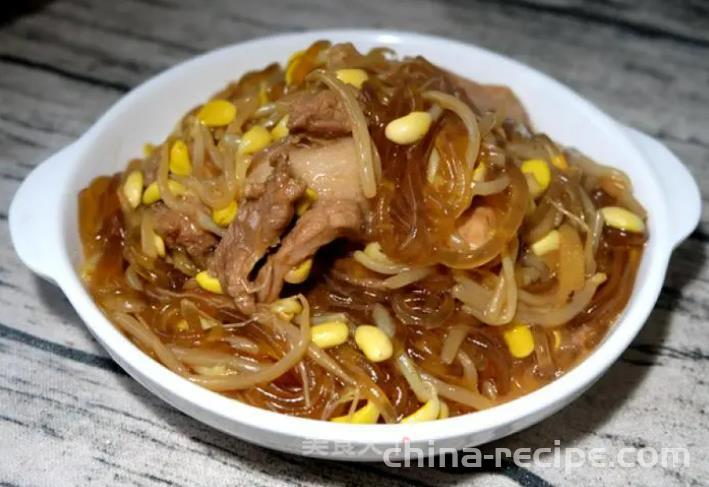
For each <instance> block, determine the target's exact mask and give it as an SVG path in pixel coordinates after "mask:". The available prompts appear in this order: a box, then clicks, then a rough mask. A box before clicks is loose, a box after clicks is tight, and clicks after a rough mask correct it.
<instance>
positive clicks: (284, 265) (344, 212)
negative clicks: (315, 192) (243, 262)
mask: <svg viewBox="0 0 709 487" xmlns="http://www.w3.org/2000/svg"><path fill="white" fill-rule="evenodd" d="M363 221H364V217H363V214H362V209H361V207H360V205H359V204H358V203H357V202H356V201H353V200H340V199H332V200H326V201H323V200H318V202H317V203H315V205H314V206H313V207H312V208H311V209H310V210H309V211H307V212H306V213H305V214H304V215H303V216H302V217H300V218H299V219H298V221H297V223H296V224H295V227H294V228H293V230H291V231H290V233H288V235H287V236H286V237H285V238H284V239H283V243H282V244H281V247H280V248H279V249H278V251H277V252H276V253H275V254H274V255H272V256H271V257H269V259H268V262H267V263H266V265H265V266H264V267H263V268H262V269H261V270H260V272H259V275H258V278H257V283H258V288H259V292H258V293H259V301H263V302H271V301H273V300H275V299H276V298H278V295H279V294H280V292H281V289H282V287H283V278H284V277H285V275H286V274H287V273H288V271H290V270H291V269H292V268H293V267H294V266H296V265H297V264H300V263H301V262H303V261H304V260H305V259H308V258H310V257H312V256H313V255H314V254H315V252H317V250H318V249H319V248H320V247H322V246H323V245H326V244H328V243H330V242H332V241H333V240H335V239H337V238H340V237H345V236H347V237H350V238H357V236H358V234H359V233H360V232H361V229H362V224H363Z"/></svg>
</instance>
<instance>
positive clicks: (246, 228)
mask: <svg viewBox="0 0 709 487" xmlns="http://www.w3.org/2000/svg"><path fill="white" fill-rule="evenodd" d="M304 190H305V184H303V183H301V182H299V181H297V180H295V179H293V178H292V177H291V176H290V175H289V174H288V169H287V167H286V166H285V165H284V164H279V165H278V166H277V167H276V168H275V170H274V172H273V174H272V175H271V176H270V177H269V178H268V180H267V181H266V183H265V185H264V187H263V192H262V193H261V195H260V196H259V197H258V198H256V199H251V200H247V201H246V203H244V204H243V205H242V207H241V208H240V209H239V212H238V214H237V217H236V220H234V221H233V222H232V223H231V225H230V226H229V228H228V229H227V231H226V233H225V235H224V237H223V238H222V240H221V242H219V245H218V246H217V248H216V250H215V251H214V254H213V256H212V258H211V259H210V262H209V271H210V273H212V275H214V276H217V277H218V278H219V281H220V282H221V284H222V287H223V288H224V290H225V291H226V292H227V293H228V294H229V295H230V296H232V297H233V298H234V301H235V302H236V304H237V306H238V307H239V309H240V310H241V311H243V312H244V313H247V314H250V313H252V312H253V311H254V297H253V293H254V292H255V288H254V284H253V283H252V282H249V274H250V273H251V271H252V269H253V267H254V265H255V264H256V262H258V261H259V259H261V258H262V257H263V256H264V254H265V253H266V252H267V251H268V249H269V247H271V246H273V245H276V244H277V243H278V241H279V239H280V236H281V233H282V232H283V230H284V229H285V228H286V226H288V224H289V223H290V221H291V220H292V219H293V214H294V210H293V205H294V203H295V201H296V200H297V199H298V198H300V196H301V195H302V194H303V191H304Z"/></svg>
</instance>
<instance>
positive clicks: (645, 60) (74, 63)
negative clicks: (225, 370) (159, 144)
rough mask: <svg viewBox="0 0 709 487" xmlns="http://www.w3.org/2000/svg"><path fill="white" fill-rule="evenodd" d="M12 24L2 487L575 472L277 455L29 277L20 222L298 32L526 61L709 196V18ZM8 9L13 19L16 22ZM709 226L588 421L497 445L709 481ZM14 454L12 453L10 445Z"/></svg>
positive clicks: (204, 10)
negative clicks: (114, 353)
mask: <svg viewBox="0 0 709 487" xmlns="http://www.w3.org/2000/svg"><path fill="white" fill-rule="evenodd" d="M34 3H42V5H40V6H39V7H38V8H36V9H34V10H32V11H30V12H27V13H24V14H19V15H18V14H16V13H15V16H14V17H13V18H12V19H10V20H7V21H5V22H4V23H2V24H0V242H2V243H3V245H0V434H2V436H3V438H5V441H2V442H0V484H2V485H23V486H24V485H145V486H154V485H156V486H157V485H189V486H197V485H205V486H206V485H209V486H214V485H248V486H251V485H269V486H270V485H293V484H295V485H319V484H323V483H326V484H337V485H359V484H374V483H377V484H381V483H387V484H391V485H409V484H413V485H459V484H460V485H463V484H465V485H468V484H485V485H493V486H496V485H515V484H521V485H548V484H551V485H561V484H565V483H567V482H568V481H569V480H570V479H571V477H569V476H567V475H566V474H565V472H564V470H563V468H540V467H532V468H531V469H529V470H525V469H520V468H518V467H515V466H514V465H511V464H509V463H508V464H505V465H504V466H503V468H500V469H494V468H487V469H484V470H483V471H470V470H465V469H454V468H449V469H445V468H441V469H418V468H411V469H403V470H394V469H387V468H386V467H384V466H381V465H352V464H344V463H333V462H322V461H313V460H308V459H303V458H298V457H294V456H290V455H284V454H280V453H276V452H271V451H268V450H264V449H261V448H258V447H254V446H252V445H249V444H247V443H245V442H242V441H239V440H236V439H234V438H231V437H228V436H226V435H223V434H221V433H218V432H216V431H214V430H212V429H210V428H208V427H205V426H203V425H201V424H200V423H198V422H196V421H194V420H192V419H190V418H188V417H186V416H184V415H182V414H181V413H179V412H177V411H175V410H174V409H172V408H171V407H169V406H167V405H166V404H164V403H162V402H161V401H159V400H158V399H156V398H155V397H153V396H152V395H151V394H149V393H148V392H146V391H145V390H144V389H143V388H142V387H141V386H139V385H138V384H137V383H136V382H135V381H133V380H132V379H130V378H129V377H128V376H126V375H125V373H123V372H122V371H121V370H120V369H119V368H118V367H117V366H116V365H115V364H114V363H113V362H112V361H111V360H110V359H109V358H108V357H107V356H106V354H105V352H104V351H103V350H102V349H101V348H100V347H99V346H98V345H97V344H96V343H95V342H94V340H93V339H92V338H91V337H90V336H89V334H88V333H87V331H86V330H85V328H84V326H83V324H82V323H81V322H80V320H79V318H78V317H77V315H76V314H75V313H74V311H73V310H72V309H71V307H70V306H69V305H68V303H67V301H66V299H65V298H64V297H63V296H62V294H61V292H60V291H59V290H58V289H57V288H55V287H54V286H52V285H51V284H48V283H45V282H42V281H40V280H38V279H37V278H36V277H34V276H32V275H31V273H30V272H29V271H28V270H27V269H25V268H24V267H23V266H22V265H21V264H20V263H19V261H18V259H17V257H16V256H15V254H14V252H13V250H12V248H11V245H10V243H9V231H8V225H7V208H8V206H9V203H10V199H11V197H12V195H13V194H14V191H15V189H16V188H17V186H18V185H19V183H20V182H21V181H22V179H23V178H24V177H25V176H26V175H27V174H28V173H29V172H30V171H31V170H32V168H33V167H34V166H35V165H36V164H37V163H38V162H40V161H42V160H43V159H44V158H46V157H47V156H49V155H50V154H52V153H53V152H55V151H56V150H58V149H59V148H61V147H62V146H64V145H66V144H68V143H70V142H71V141H72V140H74V139H76V138H77V137H78V136H79V135H81V133H83V131H84V130H86V129H87V128H88V127H89V126H90V124H91V123H92V122H93V121H94V120H95V119H96V118H98V117H99V116H100V114H101V113H102V112H103V111H105V110H106V109H107V108H108V107H109V106H110V105H111V104H112V103H114V102H115V101H116V100H117V99H118V98H120V97H121V96H122V95H123V94H124V93H125V92H126V91H128V90H129V89H130V88H132V87H133V86H136V85H137V84H139V83H140V82H141V81H143V80H145V79H146V78H148V77H150V76H152V75H154V74H156V73H158V72H160V71H161V70H163V69H165V68H166V67H168V66H171V65H173V64H175V63H177V62H179V61H182V60H184V59H187V58H189V57H191V56H194V55H195V54H198V53H201V52H204V51H207V50H210V49H213V48H216V47H219V46H222V45H225V44H229V43H233V42H238V41H241V40H244V39H248V38H252V37H256V36H263V35H268V34H271V33H276V32H282V31H293V30H306V29H322V28H335V27H375V28H376V27H379V28H394V29H402V30H412V31H417V32H425V33H433V34H438V35H444V36H447V37H452V38H456V39H460V40H464V41H468V42H472V43H475V44H478V45H481V46H484V47H488V48H490V49H493V50H496V51H498V52H501V53H504V54H508V55H510V56H513V57H515V58H517V59H519V60H521V61H523V62H526V63H528V64H530V65H532V66H534V67H536V68H538V69H540V70H542V71H544V72H546V73H548V74H550V75H551V76H553V77H555V78H557V79H559V80H561V81H562V82H564V83H567V84H568V85H570V86H571V87H572V88H574V89H575V90H577V91H578V92H579V93H581V94H582V95H583V96H586V97H587V98H589V99H591V100H592V101H593V102H595V103H596V104H598V105H599V106H600V107H601V108H602V109H603V110H605V111H606V112H608V113H609V114H611V115H612V116H614V117H615V118H617V119H618V120H620V121H622V122H624V123H627V124H630V125H633V126H635V127H637V128H639V129H641V130H644V131H646V132H647V133H649V134H651V135H653V136H655V137H657V138H659V139H660V140H662V141H663V142H664V143H666V144H667V145H668V146H669V147H670V148H671V149H672V150H673V151H675V152H676V153H677V154H678V155H679V156H680V157H681V158H682V159H683V160H684V161H685V162H686V163H687V165H688V166H689V167H690V170H691V171H692V173H693V174H694V176H695V177H696V178H697V180H698V181H699V183H700V185H701V187H702V190H703V192H704V193H706V190H708V189H709V4H707V3H706V2H704V1H700V0H694V1H683V2H662V1H660V0H651V1H640V2H633V1H630V0H604V1H601V0H599V1H594V2H586V1H580V0H543V1H537V2H533V1H531V0H508V1H506V2H496V1H491V0H477V1H464V0H446V1H432V0H411V1H406V0H396V1H393V2H382V1H376V0H364V1H358V2H343V3H335V2H330V1H327V0H307V1H279V2H257V3H253V2H252V3H246V2H231V1H229V0H216V1H212V2H208V3H207V2H190V1H188V0H124V1H121V2H114V1H108V0H97V1H92V0H57V1H50V2H34ZM0 8H3V7H0ZM708 243H709V214H707V212H706V210H705V211H704V213H703V217H702V223H701V224H700V226H699V228H698V230H697V231H695V232H694V234H693V235H692V236H691V237H690V238H689V239H688V240H687V241H686V242H685V243H684V244H682V245H681V246H680V247H679V248H678V249H677V250H676V252H675V254H674V256H673V258H672V262H671V265H670V271H669V274H668V277H667V280H666V283H665V286H664V288H663V292H662V295H661V297H660V300H659V303H658V305H657V307H656V309H655V311H654V312H653V314H652V316H651V317H650V319H649V320H648V323H647V325H646V326H645V328H644V330H643V332H642V333H641V335H640V336H639V337H638V338H637V339H636V340H635V342H634V343H633V345H632V346H631V347H630V348H629V349H628V351H626V353H625V354H624V355H623V358H622V360H621V361H619V362H618V363H616V364H615V365H614V366H613V367H612V368H611V369H610V371H609V372H608V373H607V374H606V375H605V376H604V377H603V379H602V380H601V381H600V382H599V383H598V384H597V385H596V386H594V387H593V388H592V389H591V390H589V391H588V392H587V393H586V394H584V395H583V396H582V397H581V398H580V399H579V400H577V401H576V402H574V403H573V404H572V405H571V406H570V407H568V408H566V409H564V410H563V411H562V412H560V413H558V414H556V415H555V416H553V417H552V418H550V419H548V420H546V421H544V422H542V423H540V424H538V425H537V426H534V427H532V428H530V429H528V430H527V431H524V432H522V433H520V434H517V435H514V436H512V437H510V438H507V439H505V440H502V441H499V442H496V443H495V444H493V445H490V446H488V447H486V448H492V447H495V446H505V447H515V446H523V447H533V448H535V447H553V446H554V440H556V439H558V440H560V441H561V444H562V446H580V447H583V448H593V447H605V448H608V449H609V450H610V451H617V450H618V449H619V448H622V447H624V446H630V447H635V448H642V447H644V446H649V447H663V446H664V447H687V448H689V450H690V452H691V454H692V463H691V465H690V466H689V467H687V468H677V469H669V468H668V469H665V468H660V467H654V468H651V469H642V468H633V469H621V468H619V467H615V468H611V469H605V470H600V469H594V468H590V467H588V466H587V467H583V468H580V469H576V470H574V471H573V482H574V483H575V484H578V485H586V484H590V483H598V482H601V481H602V482H604V483H608V484H620V483H632V484H638V485H661V486H664V485H670V484H678V485H679V484H682V485H706V484H707V483H709V465H707V463H706V458H708V457H709V447H708V446H707V445H708V439H709V438H708V434H707V431H709V419H707V402H708V400H709V392H708V388H707V379H706V375H707V371H708V370H709V368H708V367H707V365H708V364H709V346H708V345H707V343H709V329H707V327H706V323H707V322H708V321H709V305H707V298H709V266H708V265H707V262H706V259H705V254H706V252H707V244H708ZM7 439H9V440H10V441H7Z"/></svg>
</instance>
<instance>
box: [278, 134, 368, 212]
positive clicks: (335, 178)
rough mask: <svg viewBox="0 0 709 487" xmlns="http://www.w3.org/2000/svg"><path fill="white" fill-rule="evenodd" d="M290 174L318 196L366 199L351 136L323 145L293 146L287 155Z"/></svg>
mask: <svg viewBox="0 0 709 487" xmlns="http://www.w3.org/2000/svg"><path fill="white" fill-rule="evenodd" d="M288 160H289V162H290V169H291V173H292V174H293V175H294V176H295V177H297V178H299V179H301V180H303V181H305V183H306V184H307V185H308V187H310V188H312V189H314V190H315V191H317V193H318V198H319V199H341V200H353V201H358V202H364V200H365V198H364V194H362V188H361V185H360V182H359V180H360V168H359V162H358V160H357V153H356V152H355V146H354V141H353V140H352V137H346V138H341V139H337V140H334V141H328V142H327V143H325V144H324V145H314V146H312V147H302V148H294V149H292V150H291V151H290V152H289V154H288Z"/></svg>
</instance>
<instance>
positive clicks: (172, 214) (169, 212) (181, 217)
mask: <svg viewBox="0 0 709 487" xmlns="http://www.w3.org/2000/svg"><path fill="white" fill-rule="evenodd" d="M152 211H153V220H154V222H155V232H156V233H157V234H158V235H160V236H161V237H162V238H163V240H164V241H165V245H166V246H167V248H175V247H181V248H183V249H184V250H185V251H186V252H187V254H188V255H189V256H190V257H191V258H192V260H193V261H194V263H195V264H197V265H198V266H200V267H203V266H204V265H206V262H207V257H208V256H209V254H210V253H211V252H212V250H213V249H214V247H215V246H216V245H217V237H215V236H214V235H212V234H211V233H209V232H207V231H206V230H204V229H203V228H202V227H200V226H199V225H198V224H197V223H196V222H195V221H194V220H193V219H192V218H190V217H189V216H188V215H185V214H183V213H180V212H178V211H175V210H173V209H171V208H168V207H167V206H165V205H164V204H163V203H162V202H158V203H155V204H154V205H153V206H152Z"/></svg>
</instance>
